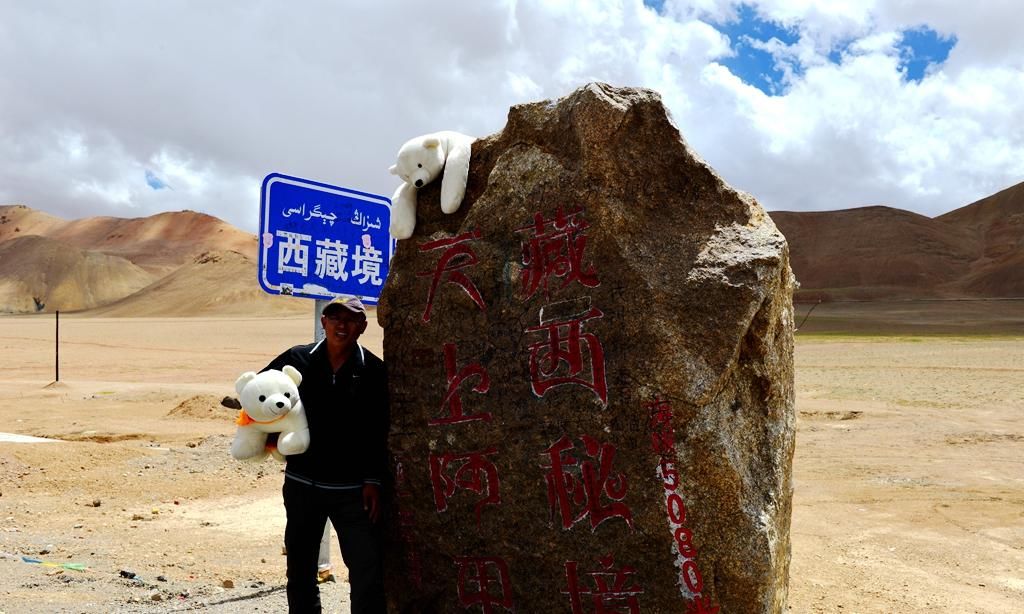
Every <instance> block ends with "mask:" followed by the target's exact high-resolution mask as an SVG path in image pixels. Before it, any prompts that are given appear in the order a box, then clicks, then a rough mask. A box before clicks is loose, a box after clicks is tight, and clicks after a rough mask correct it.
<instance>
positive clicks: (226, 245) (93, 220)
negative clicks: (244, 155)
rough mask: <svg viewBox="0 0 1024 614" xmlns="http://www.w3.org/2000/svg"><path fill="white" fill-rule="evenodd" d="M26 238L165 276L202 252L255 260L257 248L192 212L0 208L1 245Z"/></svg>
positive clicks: (233, 231) (234, 231) (245, 236)
mask: <svg viewBox="0 0 1024 614" xmlns="http://www.w3.org/2000/svg"><path fill="white" fill-rule="evenodd" d="M28 234H35V235H41V236H44V237H49V238H51V239H55V240H58V241H62V242H65V243H68V244H70V245H74V246H76V247H78V248H80V249H86V250H93V251H99V252H103V253H105V254H111V255H115V256H121V257H123V258H126V259H128V260H130V261H132V262H134V263H135V264H137V265H139V266H141V267H143V268H146V269H148V270H151V271H154V272H158V273H168V272H170V271H172V270H174V269H175V268H177V267H179V266H181V265H183V264H187V263H189V262H191V261H192V260H193V259H194V258H195V257H196V256H198V255H199V254H202V253H203V252H208V251H213V250H231V251H237V252H240V253H243V254H246V255H250V256H253V257H255V255H256V248H257V242H256V237H255V235H252V234H249V233H247V232H244V231H242V230H239V229H238V228H235V227H234V226H232V225H230V224H228V223H227V222H225V221H223V220H221V219H218V218H215V217H213V216H211V215H207V214H205V213H197V212H195V211H175V212H168V213H158V214H156V215H151V216H149V217H142V218H118V217H89V218H83V219H78V220H70V221H69V220H62V219H60V218H56V217H53V216H51V215H48V214H46V213H42V212H40V211H36V210H34V209H31V208H29V207H26V206H24V205H13V206H4V207H0V241H4V240H6V239H9V238H12V237H14V236H24V235H28Z"/></svg>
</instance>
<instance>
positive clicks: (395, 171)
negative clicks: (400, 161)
mask: <svg viewBox="0 0 1024 614" xmlns="http://www.w3.org/2000/svg"><path fill="white" fill-rule="evenodd" d="M388 172H389V173H391V174H392V175H397V174H398V165H397V164H392V165H391V168H389V169H388Z"/></svg>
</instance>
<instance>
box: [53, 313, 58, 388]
mask: <svg viewBox="0 0 1024 614" xmlns="http://www.w3.org/2000/svg"><path fill="white" fill-rule="evenodd" d="M54 316H55V318H54V322H55V326H56V330H55V331H54V333H53V344H54V348H53V361H54V365H53V371H54V377H53V381H55V382H59V381H60V310H59V309H58V310H57V311H55V312H54Z"/></svg>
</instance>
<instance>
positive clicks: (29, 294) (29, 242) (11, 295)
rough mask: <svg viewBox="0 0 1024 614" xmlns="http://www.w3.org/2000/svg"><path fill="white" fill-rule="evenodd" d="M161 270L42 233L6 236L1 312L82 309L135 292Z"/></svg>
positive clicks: (1, 251)
mask: <svg viewBox="0 0 1024 614" xmlns="http://www.w3.org/2000/svg"><path fill="white" fill-rule="evenodd" d="M154 279H155V276H154V275H153V274H152V273H149V272H147V271H145V270H143V269H142V268H140V267H138V266H136V265H134V264H132V263H131V262H129V261H128V260H125V259H124V258H120V257H118V256H111V255H108V254H103V253H100V252H96V251H88V250H81V249H78V248H77V247H73V246H69V245H67V244H64V243H61V242H59V241H54V240H53V239H48V238H46V237H40V236H36V235H26V236H20V237H16V238H13V239H8V240H7V241H3V242H0V313H33V312H36V311H50V312H52V311H55V310H60V311H79V310H83V309H90V308H92V307H96V306H97V305H103V304H105V303H108V302H110V301H112V300H116V299H118V298H120V297H122V296H125V295H126V294H131V293H133V292H136V291H138V290H140V289H141V288H144V287H146V286H147V285H149V284H150V283H151V282H152V281H153V280H154Z"/></svg>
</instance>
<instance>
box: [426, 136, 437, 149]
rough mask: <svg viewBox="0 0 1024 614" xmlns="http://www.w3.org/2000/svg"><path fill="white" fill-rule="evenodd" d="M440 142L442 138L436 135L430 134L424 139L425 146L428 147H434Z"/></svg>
mask: <svg viewBox="0 0 1024 614" xmlns="http://www.w3.org/2000/svg"><path fill="white" fill-rule="evenodd" d="M440 144H441V140H440V139H438V138H437V137H436V136H428V137H426V138H425V139H423V147H425V148H427V149H433V148H435V147H437V146H438V145H440Z"/></svg>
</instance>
